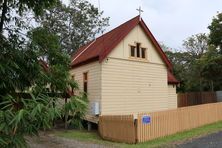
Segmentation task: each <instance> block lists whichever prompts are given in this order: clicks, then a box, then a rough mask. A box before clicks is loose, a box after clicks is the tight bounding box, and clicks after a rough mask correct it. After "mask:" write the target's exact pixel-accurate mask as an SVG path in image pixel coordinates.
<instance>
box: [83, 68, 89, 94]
mask: <svg viewBox="0 0 222 148" xmlns="http://www.w3.org/2000/svg"><path fill="white" fill-rule="evenodd" d="M88 80H89V72H88V71H86V72H83V91H84V92H85V93H88Z"/></svg>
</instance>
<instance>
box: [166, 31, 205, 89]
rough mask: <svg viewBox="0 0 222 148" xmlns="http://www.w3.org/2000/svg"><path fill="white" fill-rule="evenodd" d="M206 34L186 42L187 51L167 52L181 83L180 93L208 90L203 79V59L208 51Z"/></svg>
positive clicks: (193, 37)
mask: <svg viewBox="0 0 222 148" xmlns="http://www.w3.org/2000/svg"><path fill="white" fill-rule="evenodd" d="M207 43H208V37H207V35H206V34H196V35H192V36H191V37H188V38H187V39H186V40H184V43H183V46H184V49H185V51H176V52H172V51H165V53H166V54H167V56H168V58H169V59H170V60H171V62H172V64H173V67H174V69H173V72H174V74H175V76H176V77H177V78H178V79H179V81H180V82H181V84H180V87H178V88H177V90H178V91H180V92H187V91H203V90H206V89H208V87H209V86H208V82H206V81H205V80H204V79H203V77H202V69H203V64H202V63H201V62H200V59H201V57H202V56H203V55H204V54H205V53H206V51H207V50H208V44H207Z"/></svg>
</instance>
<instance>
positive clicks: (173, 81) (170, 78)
mask: <svg viewBox="0 0 222 148" xmlns="http://www.w3.org/2000/svg"><path fill="white" fill-rule="evenodd" d="M167 79H168V84H178V83H180V82H179V81H178V80H177V79H176V78H175V76H174V75H173V74H172V73H171V72H170V71H169V70H168V72H167Z"/></svg>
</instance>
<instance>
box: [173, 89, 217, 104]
mask: <svg viewBox="0 0 222 148" xmlns="http://www.w3.org/2000/svg"><path fill="white" fill-rule="evenodd" d="M215 102H217V95H216V92H189V93H179V94H177V106H178V107H185V106H192V105H200V104H206V103H215Z"/></svg>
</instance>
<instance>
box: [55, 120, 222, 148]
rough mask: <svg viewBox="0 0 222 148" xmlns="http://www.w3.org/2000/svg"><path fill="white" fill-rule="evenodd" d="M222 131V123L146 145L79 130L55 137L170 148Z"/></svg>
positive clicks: (105, 143) (58, 133)
mask: <svg viewBox="0 0 222 148" xmlns="http://www.w3.org/2000/svg"><path fill="white" fill-rule="evenodd" d="M220 130H222V121H220V122H217V123H213V124H209V125H205V126H202V127H199V128H195V129H192V130H189V131H185V132H181V133H177V134H174V135H171V136H166V137H164V138H158V139H155V140H151V141H147V142H144V143H138V144H125V143H116V142H110V141H105V140H102V139H101V138H100V137H99V135H98V134H97V132H87V131H78V130H68V131H56V132H55V135H57V136H60V137H64V138H70V139H76V140H80V141H85V142H90V143H98V144H103V145H107V146H108V145H109V146H114V147H115V146H116V147H135V148H137V147H138V148H139V147H161V146H170V145H171V144H172V143H176V142H181V141H184V140H188V139H190V138H194V137H198V136H202V135H206V134H209V133H214V132H217V131H220Z"/></svg>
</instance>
